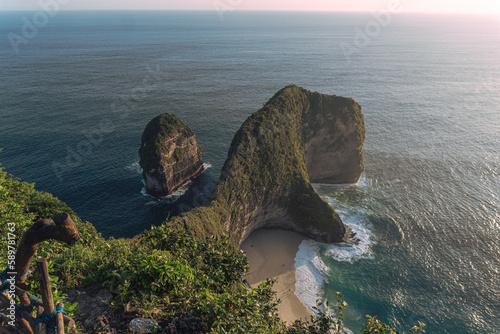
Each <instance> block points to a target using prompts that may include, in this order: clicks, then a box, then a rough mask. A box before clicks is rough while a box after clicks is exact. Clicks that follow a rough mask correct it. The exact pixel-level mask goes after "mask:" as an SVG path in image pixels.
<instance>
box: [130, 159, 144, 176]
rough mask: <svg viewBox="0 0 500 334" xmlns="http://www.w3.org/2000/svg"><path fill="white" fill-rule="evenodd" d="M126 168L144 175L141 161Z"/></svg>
mask: <svg viewBox="0 0 500 334" xmlns="http://www.w3.org/2000/svg"><path fill="white" fill-rule="evenodd" d="M126 168H127V169H128V170H131V171H134V172H136V173H137V174H141V175H142V168H141V165H140V164H139V161H135V162H134V163H132V164H130V165H128V166H127V167H126Z"/></svg>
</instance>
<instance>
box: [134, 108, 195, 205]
mask: <svg viewBox="0 0 500 334" xmlns="http://www.w3.org/2000/svg"><path fill="white" fill-rule="evenodd" d="M139 156H140V158H141V160H140V165H141V167H142V170H143V177H144V181H145V183H146V190H147V192H148V193H149V194H151V195H153V196H164V195H168V194H170V193H172V192H173V191H175V190H176V189H177V188H179V187H180V186H182V185H183V184H185V183H186V182H187V181H189V180H191V179H193V178H194V177H196V176H198V175H199V174H200V173H201V172H203V162H202V158H201V148H200V146H199V145H198V143H197V142H196V136H195V134H194V132H193V131H192V130H191V129H190V128H189V126H187V125H186V124H184V123H183V122H182V121H181V120H180V119H179V118H178V117H177V116H175V115H174V114H170V113H165V114H162V115H159V116H157V117H155V118H154V119H152V120H151V121H150V122H149V123H148V125H147V126H146V128H145V129H144V132H143V134H142V144H141V148H140V149H139Z"/></svg>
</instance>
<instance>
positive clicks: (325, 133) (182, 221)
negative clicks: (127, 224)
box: [170, 85, 365, 243]
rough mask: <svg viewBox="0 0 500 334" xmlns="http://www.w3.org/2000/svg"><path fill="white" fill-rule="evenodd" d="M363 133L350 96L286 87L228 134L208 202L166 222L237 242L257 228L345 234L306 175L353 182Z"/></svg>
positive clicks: (330, 237) (332, 236) (321, 237)
mask: <svg viewBox="0 0 500 334" xmlns="http://www.w3.org/2000/svg"><path fill="white" fill-rule="evenodd" d="M364 138H365V129H364V121H363V115H362V113H361V108H360V106H359V105H358V104H357V103H356V102H355V101H354V100H352V99H348V98H343V97H338V96H330V95H323V94H319V93H313V92H310V91H308V90H306V89H304V88H301V87H298V86H295V85H292V86H288V87H285V88H284V89H282V90H280V91H279V92H278V93H276V94H275V95H274V96H273V97H272V98H271V99H270V100H269V102H267V104H266V105H265V106H264V107H263V108H262V109H261V110H259V111H257V112H256V113H254V114H252V115H251V116H250V117H249V118H248V119H247V120H246V121H245V123H244V124H243V125H242V126H241V128H240V129H239V130H238V132H237V133H236V135H235V136H234V139H233V141H232V144H231V147H230V149H229V153H228V158H227V160H226V163H225V165H224V167H223V169H222V173H221V177H220V180H219V183H218V185H217V187H216V189H215V191H214V193H213V195H212V200H211V202H210V203H209V205H208V206H207V207H205V208H200V209H196V210H193V211H191V212H189V213H186V214H184V215H182V216H180V217H176V218H173V219H172V220H171V222H170V224H171V225H173V226H177V227H178V226H182V227H184V228H185V229H187V230H188V231H191V232H193V233H194V234H195V235H201V236H203V235H211V234H220V233H224V232H225V233H227V234H228V235H229V236H230V238H231V239H232V240H234V241H235V242H237V243H241V242H242V241H243V240H244V239H245V238H246V237H247V236H248V235H249V234H250V233H251V232H252V231H253V230H255V229H258V228H263V227H278V228H282V229H287V230H293V231H296V232H298V233H300V234H302V235H304V236H307V237H310V238H312V239H315V240H318V241H323V242H339V241H347V240H348V239H349V237H350V236H351V235H350V232H349V230H348V229H346V227H345V226H344V225H343V224H342V222H341V220H340V218H339V217H338V215H337V214H336V213H335V211H334V210H333V209H332V208H331V207H330V206H329V205H328V204H327V203H325V202H324V201H323V200H322V199H321V198H320V197H319V196H318V195H317V194H316V192H315V191H314V189H313V187H312V185H311V181H314V182H324V183H348V182H357V181H358V180H359V177H360V176H361V172H362V171H363V158H362V147H363V141H364Z"/></svg>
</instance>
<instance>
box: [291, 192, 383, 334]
mask: <svg viewBox="0 0 500 334" xmlns="http://www.w3.org/2000/svg"><path fill="white" fill-rule="evenodd" d="M324 199H325V200H326V201H327V202H328V203H329V204H330V205H331V206H333V207H334V208H335V211H336V212H337V213H338V214H339V216H340V218H341V219H342V221H343V222H344V223H345V224H346V225H347V226H349V227H350V228H351V229H352V230H353V231H354V232H355V233H356V236H355V237H356V238H357V239H358V240H359V242H357V243H356V244H352V245H351V244H347V243H341V244H336V245H327V247H326V250H325V251H323V247H322V255H323V256H327V257H330V258H332V259H334V260H336V261H339V262H349V263H354V262H356V261H359V260H361V259H372V258H373V255H372V253H371V245H372V242H373V241H372V231H371V229H372V227H371V224H370V223H369V221H368V217H367V216H366V215H365V214H363V213H362V212H359V211H356V210H355V209H352V208H345V207H342V206H341V205H340V204H339V203H337V202H336V201H335V200H334V199H331V198H329V197H325V198H324ZM319 245H320V244H319V243H317V242H315V241H312V240H304V241H303V242H302V243H301V244H300V246H299V251H298V252H297V255H296V256H295V282H296V283H295V295H296V296H297V297H298V298H299V300H300V301H301V302H302V303H303V304H304V305H305V306H306V308H307V309H308V310H309V311H310V312H311V313H313V314H315V313H316V312H315V311H314V310H313V306H316V301H317V300H318V299H321V298H322V297H323V288H324V285H325V283H327V282H328V271H329V270H330V269H329V268H328V267H327V266H326V265H325V263H324V262H323V261H322V260H321V257H320V255H319ZM346 332H347V333H349V334H351V333H353V332H352V331H350V330H349V329H347V328H346Z"/></svg>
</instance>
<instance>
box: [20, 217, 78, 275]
mask: <svg viewBox="0 0 500 334" xmlns="http://www.w3.org/2000/svg"><path fill="white" fill-rule="evenodd" d="M50 239H53V240H58V241H61V242H65V243H67V244H72V243H74V242H77V241H78V240H79V239H80V234H79V233H78V230H77V228H76V225H75V223H74V222H73V220H72V219H71V217H70V216H69V215H68V214H67V213H60V214H57V215H55V216H54V218H53V220H52V219H42V220H39V221H37V222H36V223H35V224H33V226H31V228H30V229H29V230H27V231H26V232H25V233H24V235H23V237H22V239H21V241H20V242H19V247H18V248H17V252H16V258H15V261H16V265H15V270H14V271H15V272H16V273H17V276H21V275H23V274H24V273H26V272H27V271H28V269H29V266H30V263H31V260H32V259H33V256H34V255H35V253H36V250H37V249H38V246H39V245H40V243H42V242H44V241H45V240H50ZM26 279H27V276H23V277H20V278H18V279H17V280H16V282H17V283H24V282H25V281H26Z"/></svg>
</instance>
